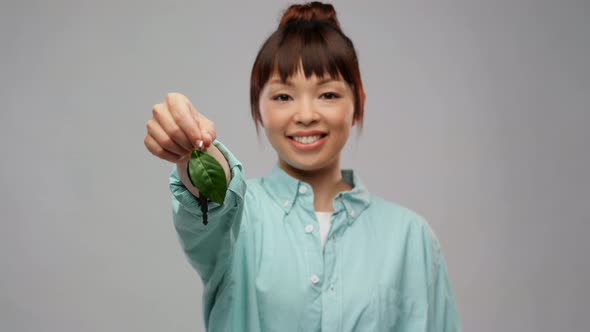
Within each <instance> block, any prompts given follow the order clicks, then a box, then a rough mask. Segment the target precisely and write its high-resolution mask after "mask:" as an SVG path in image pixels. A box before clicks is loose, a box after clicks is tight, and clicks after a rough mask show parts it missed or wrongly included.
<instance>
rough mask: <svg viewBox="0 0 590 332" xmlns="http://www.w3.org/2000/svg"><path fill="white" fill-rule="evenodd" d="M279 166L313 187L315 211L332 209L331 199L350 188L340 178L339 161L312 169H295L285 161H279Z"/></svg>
mask: <svg viewBox="0 0 590 332" xmlns="http://www.w3.org/2000/svg"><path fill="white" fill-rule="evenodd" d="M279 166H280V167H281V168H282V169H283V170H284V171H285V172H287V174H289V175H291V176H292V177H294V178H296V179H298V180H300V181H303V182H306V183H309V185H311V187H312V189H313V197H314V202H313V205H314V209H315V210H316V211H326V212H328V211H334V207H333V206H332V200H333V199H334V196H336V194H338V193H339V192H341V191H346V190H350V189H352V187H351V186H350V185H348V184H347V183H346V182H344V180H343V179H342V173H341V171H340V163H339V162H336V163H334V165H332V166H329V167H325V168H322V169H318V170H313V171H305V170H300V169H296V168H294V167H292V166H290V165H288V164H287V163H285V162H283V161H280V162H279Z"/></svg>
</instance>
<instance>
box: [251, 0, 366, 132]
mask: <svg viewBox="0 0 590 332" xmlns="http://www.w3.org/2000/svg"><path fill="white" fill-rule="evenodd" d="M300 67H302V68H301V69H303V73H304V74H305V77H306V78H310V77H311V76H312V75H314V74H315V75H316V76H318V77H323V76H324V74H326V73H327V74H328V75H329V76H330V77H331V78H334V79H338V78H340V77H341V78H342V79H344V81H346V82H347V83H348V85H349V86H350V87H351V89H352V91H353V94H354V119H355V120H357V121H358V124H359V127H361V128H362V123H363V114H364V104H365V92H364V90H363V83H362V81H361V73H360V69H359V64H358V58H357V55H356V51H355V49H354V45H353V43H352V41H351V40H350V39H349V38H348V37H347V36H346V35H345V34H344V33H343V32H342V30H341V29H340V23H339V22H338V19H337V18H336V11H335V10H334V7H333V6H332V5H330V4H324V3H321V2H310V3H306V4H302V5H291V6H290V7H289V8H287V10H286V11H285V13H284V14H283V16H282V18H281V22H280V24H279V27H278V28H277V30H276V31H275V32H274V33H273V34H272V35H270V37H268V39H267V40H266V41H265V42H264V44H263V45H262V47H261V48H260V51H259V52H258V55H257V56H256V61H255V62H254V66H253V67H252V76H251V80H250V107H251V112H252V118H253V119H254V122H255V123H256V131H258V124H262V119H261V116H260V107H259V101H260V93H261V92H262V89H263V87H264V85H265V84H266V83H267V82H268V80H269V79H270V76H271V75H272V74H273V72H275V70H276V71H277V72H278V74H279V76H280V78H281V80H282V81H283V82H286V81H287V79H288V78H289V77H290V76H292V75H294V74H295V73H296V71H297V70H299V69H300Z"/></svg>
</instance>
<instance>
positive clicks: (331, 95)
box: [260, 71, 355, 171]
mask: <svg viewBox="0 0 590 332" xmlns="http://www.w3.org/2000/svg"><path fill="white" fill-rule="evenodd" d="M260 115H261V119H262V125H263V127H264V130H265V132H266V136H267V137H268V140H269V142H270V143H271V145H272V146H273V147H274V149H275V150H276V151H277V154H278V156H279V165H280V166H281V167H282V168H283V169H285V170H288V169H293V170H299V171H315V170H325V169H327V168H330V167H336V168H338V171H339V167H340V152H341V151H342V148H343V147H344V144H345V143H346V140H347V139H348V136H349V133H350V129H351V128H352V126H353V125H354V123H355V121H354V120H353V115H354V95H353V92H352V90H351V88H350V86H349V85H348V84H347V83H346V82H345V81H344V80H342V79H336V80H335V79H332V78H330V77H329V76H327V77H326V78H320V77H317V76H315V75H313V76H311V77H310V78H309V79H306V78H305V76H304V74H303V72H302V71H298V72H297V74H295V75H293V76H292V77H290V78H288V79H287V82H286V83H283V82H281V79H280V77H279V75H278V74H277V73H275V74H274V75H272V76H271V77H270V79H269V80H268V82H267V83H266V85H265V86H264V88H263V90H262V92H261V94H260Z"/></svg>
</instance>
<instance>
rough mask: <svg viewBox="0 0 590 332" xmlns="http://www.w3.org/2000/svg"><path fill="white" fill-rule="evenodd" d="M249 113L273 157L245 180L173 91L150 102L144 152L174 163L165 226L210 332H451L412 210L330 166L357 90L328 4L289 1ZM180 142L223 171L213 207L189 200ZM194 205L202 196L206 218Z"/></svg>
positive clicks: (424, 227)
mask: <svg viewBox="0 0 590 332" xmlns="http://www.w3.org/2000/svg"><path fill="white" fill-rule="evenodd" d="M250 92H251V109H252V117H253V119H254V121H255V122H256V124H257V130H258V126H259V125H260V126H262V127H263V128H264V131H265V134H266V136H267V137H268V139H269V141H270V143H271V144H272V146H273V148H274V149H275V151H276V153H277V157H278V161H277V165H276V166H275V168H274V169H273V170H272V172H271V173H270V174H269V175H268V176H266V177H263V178H259V179H249V180H246V179H245V178H244V172H243V167H242V164H241V163H240V162H239V161H238V160H237V159H236V158H235V156H234V155H233V154H232V153H231V152H230V151H229V149H228V148H227V147H225V146H224V145H223V144H222V143H221V142H219V141H218V140H217V139H216V137H217V134H216V130H215V125H214V124H213V123H212V122H211V121H209V120H208V119H207V118H206V117H205V116H204V115H203V114H202V113H200V112H198V111H197V110H196V108H195V107H194V106H193V105H192V103H191V101H190V100H189V99H188V98H187V97H186V96H184V95H181V94H169V95H168V96H167V97H166V100H165V101H164V102H163V103H161V104H158V105H155V106H154V108H153V114H154V116H153V118H152V119H150V120H149V121H148V123H147V128H148V134H147V135H146V138H145V144H146V146H147V148H148V149H149V150H150V151H151V152H152V153H153V154H154V155H156V156H158V157H160V158H163V159H166V160H169V161H171V162H174V163H176V167H175V169H174V171H173V172H172V175H171V177H170V188H171V191H172V194H173V199H172V203H173V207H174V226H175V228H176V231H177V233H178V235H179V239H180V243H181V246H182V248H183V250H184V252H185V253H186V256H187V258H188V260H189V262H190V263H191V264H192V266H193V267H194V268H195V270H196V271H197V272H198V273H199V275H200V277H201V279H202V281H203V283H204V287H205V293H204V297H203V302H204V314H205V316H204V320H205V325H206V326H207V329H208V330H210V331H459V330H460V324H459V319H458V314H457V309H456V306H455V300H454V297H453V292H452V290H451V286H450V282H449V279H448V274H447V270H446V264H445V260H444V258H443V256H442V253H441V250H440V246H439V243H438V241H437V239H436V236H435V235H434V233H433V232H432V230H431V228H430V227H429V225H428V223H427V222H426V221H425V220H424V219H423V218H421V217H420V216H419V215H418V214H416V213H414V212H412V211H410V210H409V209H407V208H404V207H402V206H399V205H397V204H394V203H391V202H386V201H384V200H383V199H381V198H379V197H377V196H375V195H373V194H371V193H369V191H368V190H367V188H366V187H365V186H364V185H363V183H362V181H361V179H360V177H359V176H358V174H357V173H356V172H354V171H352V170H343V169H341V167H340V156H341V153H342V149H343V147H344V145H345V144H346V141H347V140H348V137H349V135H350V130H351V128H352V127H353V126H355V125H357V126H360V125H361V124H362V120H363V114H364V102H365V94H364V90H363V86H362V81H361V75H360V71H359V66H358V59H357V56H356V51H355V49H354V46H353V43H352V42H351V41H350V39H349V38H348V37H346V35H344V33H343V32H342V30H341V29H340V24H339V22H338V20H337V18H336V12H335V10H334V8H333V7H332V6H331V5H329V4H322V3H319V2H313V3H308V4H303V5H293V6H291V7H289V8H288V9H287V11H286V12H285V14H284V15H283V17H282V20H281V23H280V24H279V27H278V28H277V30H276V32H274V33H273V34H272V35H271V36H270V37H269V38H268V39H267V40H266V42H265V43H264V44H263V46H262V48H261V50H260V52H259V53H258V56H257V58H256V61H255V63H254V66H253V69H252V80H251V89H250ZM193 148H198V149H204V150H207V152H209V153H210V154H212V155H213V156H214V157H215V158H216V159H217V160H218V161H219V162H220V163H221V165H222V166H223V168H224V170H225V174H226V177H227V180H228V181H229V187H228V189H227V192H226V195H225V200H224V201H223V202H222V203H215V202H206V201H204V202H203V203H200V200H198V196H199V189H198V188H195V187H194V186H193V185H192V184H191V182H190V180H189V179H188V177H187V157H188V156H189V155H190V151H191V150H192V149H193ZM199 204H208V209H209V213H210V214H209V220H210V222H209V224H208V225H203V224H202V223H200V219H201V217H202V214H201V209H200V208H199Z"/></svg>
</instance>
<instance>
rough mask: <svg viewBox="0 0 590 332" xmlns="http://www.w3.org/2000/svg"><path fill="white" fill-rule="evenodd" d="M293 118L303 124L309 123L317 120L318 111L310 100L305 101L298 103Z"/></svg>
mask: <svg viewBox="0 0 590 332" xmlns="http://www.w3.org/2000/svg"><path fill="white" fill-rule="evenodd" d="M294 120H295V121H296V122H297V123H301V124H303V125H310V124H312V123H315V122H317V121H318V120H319V113H318V112H317V109H316V108H315V106H314V105H313V103H312V102H310V101H305V102H302V103H301V104H300V105H298V107H297V111H296V113H295V116H294Z"/></svg>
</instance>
